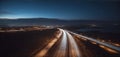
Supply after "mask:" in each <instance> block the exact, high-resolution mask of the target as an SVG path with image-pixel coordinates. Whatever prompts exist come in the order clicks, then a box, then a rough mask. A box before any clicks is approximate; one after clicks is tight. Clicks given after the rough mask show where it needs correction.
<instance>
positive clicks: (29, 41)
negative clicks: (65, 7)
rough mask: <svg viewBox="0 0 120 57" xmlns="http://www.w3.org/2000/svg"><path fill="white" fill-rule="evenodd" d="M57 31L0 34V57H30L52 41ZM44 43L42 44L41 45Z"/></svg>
mask: <svg viewBox="0 0 120 57" xmlns="http://www.w3.org/2000/svg"><path fill="white" fill-rule="evenodd" d="M57 33H58V32H57V29H46V30H42V31H39V30H36V31H23V32H22V31H21V32H0V57H30V56H32V55H34V54H35V53H36V52H37V51H35V50H36V49H37V50H38V49H39V50H40V49H42V48H43V47H44V46H45V45H47V43H49V41H51V40H52V39H54V38H55V37H56V36H55V34H57ZM43 43H44V44H43Z"/></svg>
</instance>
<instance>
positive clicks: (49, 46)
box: [35, 32, 62, 57]
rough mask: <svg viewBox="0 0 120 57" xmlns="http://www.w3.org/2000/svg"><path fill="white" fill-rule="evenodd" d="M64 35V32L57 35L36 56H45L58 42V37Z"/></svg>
mask: <svg viewBox="0 0 120 57" xmlns="http://www.w3.org/2000/svg"><path fill="white" fill-rule="evenodd" d="M61 35H62V32H60V34H59V35H58V36H57V38H55V39H53V40H52V41H51V42H50V43H49V44H48V45H47V46H46V47H45V48H44V49H42V50H41V51H40V52H38V53H37V54H36V55H35V57H44V56H45V55H46V53H47V52H48V50H49V49H50V48H51V47H52V46H53V45H54V44H55V43H56V42H57V40H58V38H60V36H61Z"/></svg>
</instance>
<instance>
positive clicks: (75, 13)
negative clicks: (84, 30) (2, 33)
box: [0, 0, 120, 20]
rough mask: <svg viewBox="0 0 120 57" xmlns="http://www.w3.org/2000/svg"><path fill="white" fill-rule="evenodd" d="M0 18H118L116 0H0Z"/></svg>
mask: <svg viewBox="0 0 120 57" xmlns="http://www.w3.org/2000/svg"><path fill="white" fill-rule="evenodd" d="M0 18H11V19H12V18H58V19H64V20H72V19H80V20H83V19H84V20H93V19H96V20H112V19H114V20H118V19H120V1H118V0H109V1H108V0H103V1H101V0H89V1H87V0H86V1H84V0H83V1H82V0H0Z"/></svg>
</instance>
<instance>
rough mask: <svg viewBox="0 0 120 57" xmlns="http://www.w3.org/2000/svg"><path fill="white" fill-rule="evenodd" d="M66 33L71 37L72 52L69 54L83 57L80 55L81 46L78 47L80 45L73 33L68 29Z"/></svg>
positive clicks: (71, 56) (70, 47)
mask: <svg viewBox="0 0 120 57" xmlns="http://www.w3.org/2000/svg"><path fill="white" fill-rule="evenodd" d="M66 34H67V35H68V38H69V43H70V45H69V51H70V54H69V56H70V57H81V56H80V52H79V48H78V45H77V43H76V42H75V40H74V38H73V37H72V35H71V34H70V33H68V32H67V31H66Z"/></svg>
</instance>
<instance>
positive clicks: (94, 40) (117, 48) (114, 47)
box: [69, 31, 120, 52]
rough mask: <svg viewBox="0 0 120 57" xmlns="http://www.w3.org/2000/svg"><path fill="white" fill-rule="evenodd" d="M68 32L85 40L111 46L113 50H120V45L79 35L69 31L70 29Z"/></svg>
mask: <svg viewBox="0 0 120 57" xmlns="http://www.w3.org/2000/svg"><path fill="white" fill-rule="evenodd" d="M69 32H70V33H72V34H74V35H76V36H79V38H84V39H87V40H90V41H93V42H96V43H98V44H101V45H103V46H106V47H109V48H111V49H113V50H116V51H119V52H120V47H117V46H114V45H111V44H109V43H105V42H100V41H98V40H96V39H93V38H90V37H86V36H83V35H79V34H76V33H73V32H71V31H69Z"/></svg>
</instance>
